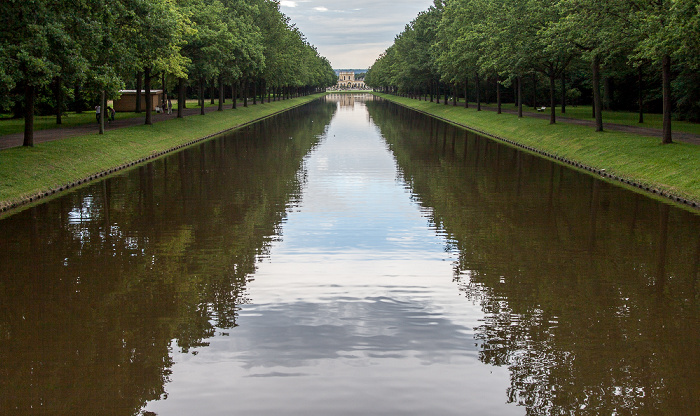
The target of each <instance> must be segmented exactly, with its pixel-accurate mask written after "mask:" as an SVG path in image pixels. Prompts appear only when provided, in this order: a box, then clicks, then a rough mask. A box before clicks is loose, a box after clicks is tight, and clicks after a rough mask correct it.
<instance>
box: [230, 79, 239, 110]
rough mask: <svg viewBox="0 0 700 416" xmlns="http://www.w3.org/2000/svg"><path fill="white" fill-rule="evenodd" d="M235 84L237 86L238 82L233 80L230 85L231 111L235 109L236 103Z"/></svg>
mask: <svg viewBox="0 0 700 416" xmlns="http://www.w3.org/2000/svg"><path fill="white" fill-rule="evenodd" d="M236 84H238V80H233V82H232V83H231V101H233V104H231V109H232V110H235V109H236V105H237V103H236V101H238V92H237V91H236Z"/></svg>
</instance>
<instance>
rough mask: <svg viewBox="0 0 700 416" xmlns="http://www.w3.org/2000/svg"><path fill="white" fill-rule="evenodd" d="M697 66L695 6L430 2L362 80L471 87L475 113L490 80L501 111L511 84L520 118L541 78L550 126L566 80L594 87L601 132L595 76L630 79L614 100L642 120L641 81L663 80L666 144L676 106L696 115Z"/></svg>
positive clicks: (674, 1) (674, 0)
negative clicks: (527, 94) (526, 92)
mask: <svg viewBox="0 0 700 416" xmlns="http://www.w3.org/2000/svg"><path fill="white" fill-rule="evenodd" d="M698 69H700V6H698V2H697V0H654V1H645V0H619V1H608V0H435V3H434V6H431V7H430V8H429V9H428V10H427V11H425V12H422V13H420V14H419V15H418V16H417V17H416V19H415V20H413V21H412V22H411V23H410V24H408V25H406V28H405V30H404V31H403V32H402V33H401V34H399V35H398V36H397V37H396V39H395V42H394V44H393V45H392V46H391V47H389V48H388V49H387V50H386V52H385V53H384V54H382V55H381V56H380V57H379V58H378V59H377V61H376V62H375V63H374V65H372V67H371V68H370V70H369V72H368V74H367V78H366V79H365V83H366V84H367V85H369V86H371V87H373V88H379V89H384V90H386V91H392V92H397V93H401V94H406V95H409V96H414V97H422V96H423V95H425V94H429V95H430V99H431V100H432V98H433V94H436V95H438V96H439V95H440V91H441V88H442V89H443V90H444V91H445V94H446V95H447V91H449V90H450V89H452V90H453V93H452V94H453V96H455V97H456V96H458V95H460V93H458V92H457V91H461V90H462V89H464V91H465V92H464V94H465V96H467V97H468V90H469V88H470V84H471V85H472V86H473V90H474V94H473V95H474V96H475V99H476V101H477V107H479V109H480V101H481V94H480V92H481V91H480V88H483V86H484V85H490V84H489V83H488V80H491V81H492V83H493V84H495V89H496V97H497V102H498V111H499V112H500V109H501V107H500V103H501V88H502V87H504V86H505V87H510V86H512V87H513V89H514V101H515V102H516V103H517V105H518V114H519V116H522V103H523V93H522V90H523V88H522V86H523V79H527V80H528V81H529V80H530V79H532V81H533V82H532V84H531V85H532V89H533V90H536V88H537V87H536V85H537V84H536V83H537V80H538V78H540V77H541V78H544V79H546V80H547V81H548V84H549V97H548V99H549V104H550V105H549V107H550V110H551V112H550V122H551V123H555V121H556V116H555V105H556V104H557V96H558V95H559V93H560V94H561V98H560V99H559V101H560V104H561V106H562V112H565V111H566V107H565V105H566V99H567V97H566V93H567V85H566V82H567V79H569V80H578V81H579V85H578V86H579V87H582V88H585V89H587V90H590V91H591V95H592V97H591V100H592V102H593V113H594V117H595V120H596V130H597V131H602V129H603V121H602V109H603V104H604V99H603V97H601V93H600V90H601V79H603V80H604V83H605V84H606V85H605V86H606V87H607V86H609V84H607V81H609V79H610V78H611V77H617V78H619V79H629V78H630V77H633V79H635V81H636V82H634V83H633V84H632V86H633V87H632V88H631V89H630V87H629V86H630V83H629V82H628V83H626V84H625V83H621V84H622V85H623V87H622V88H620V90H619V91H618V94H619V95H621V96H623V97H624V98H623V100H624V101H626V102H629V103H631V102H636V103H637V104H638V108H639V112H640V122H643V111H642V108H643V107H644V103H645V101H646V100H645V96H644V91H645V90H651V91H652V92H653V91H654V89H655V88H656V87H655V84H657V82H656V81H654V82H650V84H652V85H653V86H651V87H649V86H645V85H644V82H645V81H647V80H652V79H654V80H660V81H661V82H660V83H658V84H660V86H661V91H660V94H659V95H660V97H659V98H660V100H659V101H660V102H662V107H663V114H664V126H663V142H664V143H670V142H671V113H672V110H673V106H674V105H675V106H676V109H685V111H686V114H687V113H691V114H692V113H695V114H697V113H698V110H699V109H700V82H698V81H699V80H698V76H697V70H698ZM573 74H584V75H585V76H584V77H581V76H578V77H576V76H573ZM567 75H568V76H567ZM672 78H673V79H675V82H674V84H673V87H675V89H674V90H673V92H674V94H673V95H674V96H676V98H677V99H676V100H675V101H673V100H672ZM559 81H560V82H561V85H560V87H559V88H557V85H556V84H557V83H558V82H559ZM635 83H636V84H637V86H634V84H635ZM557 91H558V92H559V93H557ZM535 97H536V95H535ZM438 100H439V98H438ZM533 101H535V102H536V98H535V99H534V100H533ZM533 105H536V104H535V103H534V102H533Z"/></svg>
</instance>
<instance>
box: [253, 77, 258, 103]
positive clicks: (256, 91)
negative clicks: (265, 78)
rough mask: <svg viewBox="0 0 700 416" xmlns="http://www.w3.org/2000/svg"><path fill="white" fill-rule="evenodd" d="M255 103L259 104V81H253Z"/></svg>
mask: <svg viewBox="0 0 700 416" xmlns="http://www.w3.org/2000/svg"><path fill="white" fill-rule="evenodd" d="M253 105H258V81H257V80H255V81H253Z"/></svg>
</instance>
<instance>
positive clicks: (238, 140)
mask: <svg viewBox="0 0 700 416" xmlns="http://www.w3.org/2000/svg"><path fill="white" fill-rule="evenodd" d="M335 109H336V108H335V105H332V104H323V103H318V104H315V105H314V106H311V107H307V108H305V109H299V110H295V111H293V112H290V113H287V114H284V115H282V116H281V117H278V118H276V119H275V122H268V123H261V124H256V125H254V126H250V127H248V128H246V129H244V130H243V131H238V132H235V133H232V134H230V135H229V136H228V137H223V138H221V139H218V140H215V141H209V142H206V143H204V144H202V145H200V146H197V147H194V148H191V149H189V150H187V151H184V152H181V153H178V154H175V155H172V156H170V157H167V158H164V159H160V160H158V161H157V162H154V163H152V164H148V165H146V166H141V167H139V168H138V169H135V170H132V171H129V172H127V173H125V174H122V175H120V176H116V177H113V178H111V179H108V180H106V181H103V182H101V183H98V184H95V185H92V186H90V187H87V188H83V189H80V190H77V191H75V192H73V193H71V194H69V195H66V196H65V197H63V198H60V199H58V200H54V201H52V202H50V203H46V204H42V205H39V206H37V207H34V208H31V209H28V210H26V211H24V212H21V213H19V214H17V215H14V216H12V217H10V218H7V219H5V220H3V221H2V222H0V244H1V245H2V249H1V250H0V279H1V280H0V339H2V344H1V345H2V346H1V347H0V391H1V393H0V413H2V414H33V412H36V411H40V412H42V414H52V415H60V414H65V415H73V414H117V415H131V414H136V413H138V412H139V409H141V408H142V407H143V406H144V405H145V403H146V401H148V400H153V399H157V398H159V397H161V396H164V395H165V390H164V386H165V384H166V382H167V380H168V378H169V374H170V367H171V365H172V360H171V352H172V350H171V349H170V348H169V346H170V343H171V340H173V339H174V340H176V342H177V345H178V347H179V348H180V350H181V351H183V352H187V351H193V349H196V348H197V347H200V346H204V345H207V343H208V341H207V339H209V338H211V337H212V336H213V335H214V334H215V331H216V330H217V329H226V328H232V327H235V326H236V325H237V319H238V313H239V308H240V305H241V304H245V303H247V302H248V301H249V300H248V297H247V294H246V291H247V289H246V285H247V280H248V278H249V276H250V275H251V274H252V273H253V272H254V271H255V264H256V258H257V257H258V256H260V255H262V254H264V253H265V252H266V250H267V249H268V246H269V244H270V242H271V241H272V240H274V239H275V238H276V237H275V236H276V235H278V233H279V225H280V223H281V221H282V219H283V217H284V216H285V211H286V209H287V206H289V205H290V204H293V203H294V200H295V199H298V197H299V191H300V189H301V184H302V182H303V180H304V178H303V177H300V176H298V173H299V172H300V165H301V162H302V158H303V156H304V155H305V154H306V153H307V152H308V151H309V150H310V149H311V148H312V147H313V146H314V145H315V144H316V143H317V141H318V136H319V135H320V134H321V133H323V129H324V126H326V124H327V123H328V121H329V120H330V118H331V117H332V115H333V112H334V111H335ZM292 137H293V138H294V140H290V138H292ZM28 237H29V238H28ZM37 409H39V410H37Z"/></svg>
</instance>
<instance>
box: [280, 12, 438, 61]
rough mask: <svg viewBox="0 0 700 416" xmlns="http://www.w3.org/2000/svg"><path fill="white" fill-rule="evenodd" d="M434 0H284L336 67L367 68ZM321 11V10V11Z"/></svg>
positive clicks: (290, 15) (289, 13) (307, 34)
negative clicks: (349, 5) (349, 0)
mask: <svg viewBox="0 0 700 416" xmlns="http://www.w3.org/2000/svg"><path fill="white" fill-rule="evenodd" d="M432 4H433V0H402V1H401V2H397V1H395V0H353V1H352V3H351V6H352V7H351V8H348V7H347V5H348V3H347V2H346V1H340V0H296V1H290V0H282V1H281V2H280V6H282V12H283V13H284V14H286V15H287V16H288V17H290V18H291V20H292V23H294V24H296V25H297V27H298V28H299V29H300V30H301V31H302V32H303V33H304V35H305V36H306V38H307V40H308V41H309V42H310V43H311V44H313V45H315V46H316V47H317V48H318V51H319V53H321V55H323V56H325V57H326V58H328V59H329V60H330V62H331V65H332V66H333V68H336V69H338V68H367V67H368V66H370V65H372V64H373V63H374V61H375V60H376V59H377V57H378V56H379V54H381V53H382V52H384V51H385V50H386V48H388V47H389V46H391V44H392V43H393V42H394V37H395V36H396V35H398V34H399V33H401V31H403V30H404V27H405V26H406V24H407V23H409V22H410V21H411V20H413V19H415V18H416V16H417V15H418V13H419V12H421V11H424V10H427V9H428V8H429V7H430V6H431V5H432ZM319 12H322V14H321V13H319Z"/></svg>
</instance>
